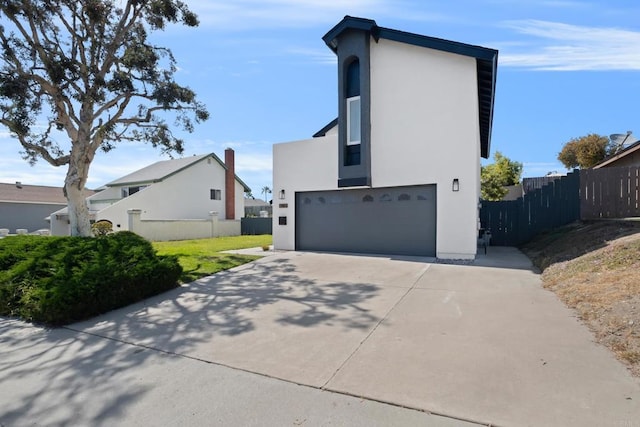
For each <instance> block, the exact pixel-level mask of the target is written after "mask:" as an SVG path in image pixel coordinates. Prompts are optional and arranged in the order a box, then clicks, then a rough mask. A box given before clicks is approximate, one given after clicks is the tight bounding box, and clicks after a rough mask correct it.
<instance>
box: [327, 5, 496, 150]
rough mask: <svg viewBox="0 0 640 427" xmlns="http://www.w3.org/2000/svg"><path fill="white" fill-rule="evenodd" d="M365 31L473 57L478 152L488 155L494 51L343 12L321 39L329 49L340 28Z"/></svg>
mask: <svg viewBox="0 0 640 427" xmlns="http://www.w3.org/2000/svg"><path fill="white" fill-rule="evenodd" d="M347 30H358V31H367V32H369V33H370V34H371V36H372V37H373V38H374V39H375V40H376V41H378V40H379V39H381V38H383V39H387V40H392V41H396V42H400V43H407V44H411V45H414V46H420V47H425V48H429V49H435V50H440V51H443V52H449V53H454V54H458V55H464V56H468V57H471V58H475V59H476V63H477V73H478V108H479V117H478V118H479V123H480V148H481V149H480V154H481V155H482V157H484V158H485V159H486V158H489V151H490V147H491V129H492V125H493V106H494V100H495V90H496V73H497V69H498V51H497V50H495V49H490V48H486V47H482V46H475V45H470V44H466V43H460V42H455V41H451V40H444V39H439V38H436V37H428V36H423V35H420V34H414V33H407V32H404V31H398V30H394V29H391V28H384V27H379V26H378V25H377V24H376V21H374V20H372V19H365V18H356V17H352V16H345V17H344V19H343V20H342V21H340V22H339V23H338V24H337V25H336V26H335V27H333V28H332V29H331V30H329V32H328V33H327V34H325V35H324V37H323V38H322V40H324V42H325V43H326V44H327V46H329V48H330V49H331V50H332V51H333V52H337V50H338V37H339V36H340V34H342V33H343V32H344V31H347Z"/></svg>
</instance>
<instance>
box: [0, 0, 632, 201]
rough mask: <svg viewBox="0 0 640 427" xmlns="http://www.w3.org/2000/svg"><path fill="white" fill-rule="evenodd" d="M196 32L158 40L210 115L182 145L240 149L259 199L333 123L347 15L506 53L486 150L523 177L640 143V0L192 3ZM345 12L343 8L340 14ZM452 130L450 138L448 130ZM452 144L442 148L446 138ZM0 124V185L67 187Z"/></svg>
mask: <svg viewBox="0 0 640 427" xmlns="http://www.w3.org/2000/svg"><path fill="white" fill-rule="evenodd" d="M188 4H189V5H190V7H191V9H192V10H193V11H194V12H196V13H197V14H198V15H199V17H200V20H201V24H200V26H199V27H198V28H196V29H190V28H183V27H179V26H175V27H170V28H168V29H167V30H166V31H165V32H164V33H160V34H157V35H156V36H155V38H156V42H157V44H159V45H163V46H166V47H169V48H171V49H172V51H173V53H174V55H175V57H176V59H177V61H178V65H179V67H180V69H179V72H178V74H177V80H178V81H179V82H180V83H182V84H186V85H188V86H190V87H191V88H192V89H194V90H195V91H196V92H197V93H198V95H199V99H200V100H201V101H203V102H204V103H205V104H206V105H207V107H208V109H209V111H210V113H211V119H210V120H209V121H207V122H206V123H204V124H202V125H200V126H198V127H197V128H196V130H195V132H194V133H193V134H190V135H188V136H187V137H186V140H187V144H186V150H185V155H193V154H203V153H208V152H215V153H216V154H218V155H219V156H220V157H223V152H224V149H225V148H227V147H231V148H233V149H234V150H235V151H236V171H237V173H238V175H239V176H240V177H241V178H242V179H243V180H244V181H245V182H246V183H247V184H248V185H249V186H250V187H252V189H253V190H254V195H255V196H261V194H260V189H261V188H262V187H263V186H265V185H267V186H271V166H272V164H271V163H272V161H271V151H272V145H273V144H274V143H278V142H285V141H293V140H299V139H306V138H309V137H311V135H312V134H313V133H315V132H316V131H317V130H319V129H320V128H322V127H323V126H324V125H325V124H327V123H328V122H329V121H331V120H332V119H333V118H335V117H336V116H337V83H336V77H337V71H336V66H335V57H334V55H333V53H332V52H331V51H330V50H329V49H328V48H327V47H326V45H325V44H324V42H323V41H322V39H321V38H322V36H323V35H324V34H325V33H326V32H327V31H328V30H329V29H331V28H332V27H333V26H334V25H335V24H336V23H338V22H339V21H340V20H341V19H342V18H343V17H344V15H352V16H360V17H365V18H370V19H375V20H376V22H377V23H378V25H380V26H383V27H389V28H395V29H398V30H403V31H409V32H414V33H418V34H424V35H428V36H433V37H440V38H445V39H449V40H455V41H460V42H464V43H469V44H474V45H480V46H485V47H490V48H494V49H498V50H499V52H500V53H499V65H498V77H497V90H496V104H495V113H494V122H493V135H492V143H491V154H492V155H493V153H494V152H495V151H496V150H497V151H501V152H502V153H503V154H504V155H506V156H508V157H510V158H511V159H513V160H517V161H519V162H522V163H523V164H524V176H540V175H544V174H546V173H547V172H550V171H559V172H562V171H564V168H563V167H562V165H561V164H560V163H559V162H558V161H557V159H556V156H557V153H558V152H559V151H560V149H561V147H562V145H563V144H564V143H565V142H566V141H568V140H569V139H570V138H572V137H578V136H582V135H585V134H587V133H592V132H595V133H599V134H602V135H609V134H612V133H624V132H626V131H627V130H633V131H635V134H636V135H638V136H640V108H639V107H638V104H639V103H640V72H639V71H640V20H639V19H638V17H640V4H639V3H636V2H631V1H616V0H610V1H607V2H605V1H571V0H566V1H562V0H559V1H554V0H549V1H545V0H536V1H533V0H468V1H466V0H465V1H455V0H452V1H447V2H445V1H429V0H351V1H349V2H345V1H335V0H234V1H229V0H192V1H188ZM347 4H348V6H346V5H347ZM451 132H452V134H454V133H455V129H452V130H451ZM442 143H443V144H446V141H442ZM19 151H20V147H19V144H18V142H17V141H16V140H13V139H11V138H10V137H9V135H8V133H7V132H6V130H5V129H0V182H9V183H10V182H14V181H21V182H22V183H24V184H37V185H55V186H62V185H63V181H64V175H65V172H66V168H64V167H63V168H54V167H51V166H49V165H48V164H47V163H46V162H44V161H40V162H39V163H38V164H36V166H34V167H31V166H29V165H28V164H27V163H26V162H25V161H24V160H22V159H21V157H20V154H19ZM166 158H167V157H162V156H161V155H160V152H159V151H157V150H154V149H153V148H152V147H151V146H149V145H145V144H122V145H120V146H118V148H117V149H116V150H114V151H112V152H110V153H107V154H105V153H101V152H100V153H98V155H97V156H96V159H95V160H94V163H93V164H92V167H91V171H90V177H89V183H88V187H90V188H95V187H98V186H100V185H102V184H105V183H107V182H109V181H111V180H113V179H116V178H118V177H120V176H122V175H125V174H127V173H130V172H132V171H134V170H136V169H139V168H141V167H144V166H146V165H148V164H150V163H153V162H155V161H158V160H163V159H166Z"/></svg>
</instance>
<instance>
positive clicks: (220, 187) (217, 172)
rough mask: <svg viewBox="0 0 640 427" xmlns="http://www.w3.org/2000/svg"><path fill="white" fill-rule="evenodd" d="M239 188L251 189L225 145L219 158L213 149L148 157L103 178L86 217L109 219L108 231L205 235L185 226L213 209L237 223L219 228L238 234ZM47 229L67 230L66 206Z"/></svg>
mask: <svg viewBox="0 0 640 427" xmlns="http://www.w3.org/2000/svg"><path fill="white" fill-rule="evenodd" d="M245 191H251V190H250V188H249V187H247V185H246V184H245V183H244V182H242V180H241V179H240V178H238V177H237V176H236V175H235V166H234V152H233V150H231V149H227V150H226V151H225V162H224V163H223V162H222V161H221V160H220V159H219V158H218V157H217V156H216V155H215V154H213V153H211V154H204V155H199V156H192V157H184V158H181V159H174V160H165V161H160V162H157V163H154V164H152V165H150V166H147V167H145V168H142V169H140V170H138V171H136V172H133V173H131V174H129V175H126V176H124V177H122V178H119V179H116V180H115V181H112V182H110V183H108V184H106V186H105V189H104V190H103V191H101V192H100V193H97V194H95V195H93V196H91V197H89V198H88V199H87V203H88V204H89V210H90V215H91V219H92V220H93V221H99V220H107V221H110V222H111V223H112V225H113V229H114V231H120V230H130V231H134V232H136V233H138V234H141V235H143V236H144V237H147V238H149V239H151V240H174V239H179V238H193V237H207V236H206V235H202V236H200V235H194V234H193V233H191V232H190V229H191V228H193V227H196V226H198V221H196V220H200V222H203V221H211V217H212V216H215V214H214V212H215V213H217V217H216V220H222V221H233V222H235V223H237V227H235V226H234V227H235V228H237V233H235V232H233V233H230V232H224V233H220V234H240V221H239V219H240V218H241V217H243V216H244V192H245ZM132 215H133V216H132ZM136 215H137V216H136ZM236 220H238V221H236ZM132 221H134V222H135V221H137V222H135V223H136V224H137V226H138V228H136V229H133V230H132V227H133V223H132ZM140 221H141V222H142V225H143V226H144V225H146V226H154V227H155V228H154V231H153V232H151V231H148V232H143V231H141V230H140V229H139V227H140ZM179 221H182V222H179ZM216 222H217V221H216ZM147 228H148V227H147ZM235 228H234V229H235ZM209 230H212V228H211V227H209ZM51 233H52V234H54V235H65V234H68V233H69V216H68V211H67V208H65V209H62V210H60V211H58V212H55V213H54V214H52V215H51ZM196 234H197V233H196Z"/></svg>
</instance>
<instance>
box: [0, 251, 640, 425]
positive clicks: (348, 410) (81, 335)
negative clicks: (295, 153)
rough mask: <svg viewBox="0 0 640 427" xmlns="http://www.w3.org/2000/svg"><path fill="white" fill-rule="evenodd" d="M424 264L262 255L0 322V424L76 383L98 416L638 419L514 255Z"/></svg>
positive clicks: (628, 395)
mask: <svg viewBox="0 0 640 427" xmlns="http://www.w3.org/2000/svg"><path fill="white" fill-rule="evenodd" d="M430 261H431V260H428V259H424V258H409V257H399V258H389V257H374V256H355V255H338V254H316V253H275V254H272V255H270V256H268V257H266V258H263V259H261V260H259V261H256V262H254V263H251V264H247V265H244V266H241V267H239V268H236V269H234V270H231V271H227V272H224V273H220V274H216V275H214V276H211V277H209V278H206V279H202V280H200V281H197V282H194V283H191V284H189V285H186V286H183V287H181V288H179V289H176V290H175V291H171V292H168V293H165V294H163V295H160V296H158V297H155V298H152V299H149V300H146V301H144V302H143V303H140V304H136V305H133V306H130V307H127V308H124V309H121V310H117V311H114V312H111V313H108V314H107V315H104V316H102V317H99V318H96V319H92V320H91V321H87V322H83V323H78V324H75V325H71V326H69V327H68V328H66V329H59V330H54V331H42V330H39V329H38V328H33V327H29V326H26V325H24V324H22V323H20V322H4V325H3V326H2V328H0V332H2V335H0V336H1V337H2V338H0V380H1V381H2V384H3V387H1V388H0V409H2V408H3V407H4V411H2V410H0V425H1V424H2V423H3V422H5V423H6V421H4V420H5V419H8V420H12V419H18V418H16V417H17V414H18V413H20V412H21V411H22V413H23V414H27V415H30V416H32V417H33V418H32V419H30V418H27V421H33V420H35V421H36V424H37V423H38V422H39V423H40V424H49V423H47V422H43V421H41V420H42V419H43V418H42V417H43V414H46V410H44V409H41V408H42V405H45V403H44V401H43V400H42V399H41V398H40V397H39V396H40V394H38V393H48V394H49V395H51V396H54V400H55V396H56V393H57V394H58V395H60V393H62V394H61V396H64V393H66V392H64V391H63V390H62V389H63V388H65V387H72V390H73V388H74V387H75V390H76V391H77V393H78V394H77V395H76V394H75V393H74V394H68V395H67V398H68V399H70V400H71V401H72V402H75V401H77V406H78V409H77V411H76V412H81V410H80V408H81V407H83V405H85V407H87V406H86V405H87V402H92V400H91V399H98V398H99V399H102V398H104V399H107V398H108V399H111V401H113V402H114V404H112V405H109V406H108V410H107V409H106V407H101V406H100V405H97V406H96V407H95V408H94V410H93V413H92V415H91V418H90V419H91V420H94V421H95V420H102V419H105V420H109V421H110V423H111V424H113V422H114V420H115V421H116V424H127V425H137V424H138V421H137V420H139V422H140V424H144V423H145V422H146V423H148V422H150V420H153V419H159V420H161V421H162V420H164V421H167V420H171V418H170V417H176V416H177V415H176V414H178V413H180V414H181V416H182V418H180V419H179V420H177V421H178V422H179V423H181V424H183V425H185V424H189V420H190V419H189V418H186V419H185V418H184V416H185V414H184V413H183V412H181V410H184V409H185V406H186V410H187V411H191V412H192V413H193V418H191V421H194V423H193V424H192V425H197V424H198V423H197V422H196V420H201V418H198V417H202V416H203V414H209V413H211V414H213V415H212V416H214V418H209V419H211V420H217V421H218V422H215V421H214V422H213V424H232V423H239V424H245V425H259V424H267V425H269V424H271V425H326V424H333V425H336V424H337V425H358V424H359V425H375V424H378V425H390V424H394V425H462V424H464V423H463V421H468V422H474V423H479V424H491V425H504V426H529V425H531V426H540V425H545V426H554V425H555V426H571V425H575V426H589V425H593V426H602V425H608V426H621V427H622V426H624V427H631V426H640V382H639V381H638V380H637V379H634V378H632V377H631V376H630V375H629V373H628V372H627V370H626V369H625V368H624V367H623V366H622V365H621V364H620V363H619V362H617V361H616V360H615V359H614V358H613V356H612V355H611V354H610V353H609V352H608V350H606V349H605V348H603V347H601V346H598V345H596V344H594V343H593V341H592V336H591V334H590V332H589V331H588V330H587V329H586V327H585V326H583V325H582V324H580V323H579V321H577V320H576V318H575V316H574V314H573V312H571V311H570V310H568V309H566V308H565V307H564V306H563V305H562V304H561V303H560V302H559V301H558V300H557V298H556V297H555V295H554V294H553V293H551V292H548V291H546V290H544V289H542V288H541V286H540V280H539V276H538V275H537V274H535V273H534V272H533V271H532V269H531V265H530V263H529V261H528V259H527V258H526V257H524V255H522V254H521V253H520V252H518V251H517V250H515V249H511V248H490V250H489V255H487V256H484V255H482V256H480V257H479V259H478V260H477V261H476V262H475V263H474V265H448V264H434V263H431V262H430ZM11 324H13V327H11ZM92 349H93V350H92ZM116 355H117V357H116ZM25 357H26V360H24V361H22V359H23V358H25ZM65 357H66V358H68V359H69V361H68V363H64V364H57V363H56V361H57V360H58V361H59V360H65V359H64V358H65ZM58 365H60V366H58ZM229 368H232V369H229ZM34 370H35V371H34ZM52 370H53V371H52ZM3 372H4V374H3ZM34 372H35V373H34ZM253 374H261V375H253ZM21 378H23V380H22V381H21ZM112 378H116V379H117V383H118V384H119V385H120V387H116V386H113V387H109V384H112V382H110V381H113V380H112ZM47 379H48V380H49V381H47ZM52 379H54V380H55V381H53V382H52V381H51V380H52ZM280 380H284V382H283V381H280ZM58 381H62V383H61V384H63V383H64V384H65V386H64V387H63V386H62V385H60V386H58V385H56V384H57V382H58ZM87 382H88V384H89V385H90V386H89V387H88V386H87ZM28 383H32V384H35V385H36V390H41V391H40V392H38V393H35V394H34V393H33V387H26V386H25V385H24V384H28ZM5 385H6V386H5ZM299 385H304V386H310V387H300V386H299ZM38 387H39V389H38ZM105 387H106V388H105ZM102 388H105V389H104V390H102ZM8 390H11V391H8ZM94 390H95V391H96V392H98V393H99V394H98V396H93V397H92V396H91V393H92V392H93V391H94ZM101 390H102V391H101ZM248 390H249V391H248ZM326 391H331V392H339V393H340V394H335V393H327V392H326ZM83 396H84V397H83ZM352 396H353V397H352ZM354 397H362V398H365V399H366V400H362V399H355V398H354ZM12 398H13V400H11V399H12ZM350 399H352V400H350ZM16 401H20V402H25V401H28V402H31V403H29V404H24V403H21V404H18V403H16ZM225 402H226V403H225ZM233 402H236V406H237V407H236V406H233ZM378 402H387V403H391V404H393V405H397V406H389V405H383V404H381V403H378ZM307 403H308V405H307ZM252 405H253V407H254V409H252ZM261 405H262V406H261ZM45 406H46V405H45ZM70 407H71V409H68V410H69V411H71V414H73V405H70ZM242 407H244V408H245V411H246V412H243V411H242V409H240V408H242ZM401 407H405V408H413V409H417V410H419V411H423V412H419V411H410V410H406V409H401ZM225 408H226V409H225ZM229 408H231V409H229ZM49 409H50V410H52V408H49ZM7 411H9V412H7ZM58 411H59V409H58ZM101 411H102V412H101ZM225 411H226V412H225ZM229 411H231V412H229ZM3 412H5V413H9V415H10V416H6V415H5V418H4V419H3V418H2V413H3ZM101 413H102V414H103V415H102V416H101ZM147 413H148V414H147ZM430 413H433V414H435V415H429V414H430ZM145 414H146V417H145ZM211 414H210V415H211ZM225 414H226V415H225ZM57 416H59V418H60V420H62V421H64V420H65V419H66V420H67V421H68V420H70V419H73V418H69V417H72V415H69V414H67V413H59V414H58V415H57ZM154 416H155V417H156V418H153V417H154ZM216 416H217V417H218V418H215V417H216ZM10 417H13V418H10ZM65 417H66V418H65ZM168 417H169V418H168ZM225 417H226V418H225ZM269 417H279V418H269ZM118 421H119V422H118ZM60 423H61V424H65V423H64V422H60ZM52 424H55V423H52ZM105 424H107V423H106V422H105Z"/></svg>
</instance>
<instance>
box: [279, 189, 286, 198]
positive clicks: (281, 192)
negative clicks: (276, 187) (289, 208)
mask: <svg viewBox="0 0 640 427" xmlns="http://www.w3.org/2000/svg"><path fill="white" fill-rule="evenodd" d="M279 197H280V200H284V197H285V193H284V190H280V193H279Z"/></svg>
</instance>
